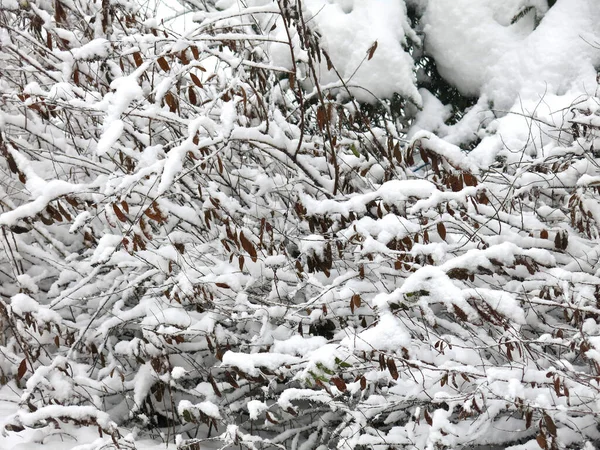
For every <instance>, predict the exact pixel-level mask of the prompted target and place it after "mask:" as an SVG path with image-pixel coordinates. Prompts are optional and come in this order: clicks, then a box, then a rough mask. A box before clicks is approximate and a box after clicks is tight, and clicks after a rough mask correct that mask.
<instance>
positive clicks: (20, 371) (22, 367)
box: [17, 359, 27, 380]
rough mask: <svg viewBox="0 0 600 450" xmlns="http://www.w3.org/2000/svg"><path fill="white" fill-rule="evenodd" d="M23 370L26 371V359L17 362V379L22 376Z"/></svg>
mask: <svg viewBox="0 0 600 450" xmlns="http://www.w3.org/2000/svg"><path fill="white" fill-rule="evenodd" d="M25 372H27V361H26V360H25V359H23V361H21V364H19V370H18V371H17V380H20V379H21V378H23V376H24V375H25Z"/></svg>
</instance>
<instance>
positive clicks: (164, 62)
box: [156, 56, 171, 72]
mask: <svg viewBox="0 0 600 450" xmlns="http://www.w3.org/2000/svg"><path fill="white" fill-rule="evenodd" d="M156 62H157V63H158V65H159V66H160V68H161V69H162V70H164V71H165V72H168V71H169V70H171V67H169V63H168V62H167V60H166V59H165V57H164V56H161V57H160V58H158V59H157V60H156Z"/></svg>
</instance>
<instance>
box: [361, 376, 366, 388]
mask: <svg viewBox="0 0 600 450" xmlns="http://www.w3.org/2000/svg"><path fill="white" fill-rule="evenodd" d="M366 388H367V379H366V378H365V377H364V376H362V377H360V389H361V391H364V390H365V389H366Z"/></svg>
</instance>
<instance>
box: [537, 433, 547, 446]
mask: <svg viewBox="0 0 600 450" xmlns="http://www.w3.org/2000/svg"><path fill="white" fill-rule="evenodd" d="M535 440H536V441H537V443H538V445H539V446H540V448H543V449H546V448H547V447H546V444H547V441H546V436H545V435H544V433H542V432H541V431H540V434H538V435H537V437H536V438H535Z"/></svg>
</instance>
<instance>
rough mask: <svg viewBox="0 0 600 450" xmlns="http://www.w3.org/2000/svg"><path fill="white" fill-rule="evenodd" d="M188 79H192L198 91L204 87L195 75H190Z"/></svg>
mask: <svg viewBox="0 0 600 450" xmlns="http://www.w3.org/2000/svg"><path fill="white" fill-rule="evenodd" d="M190 78H191V79H192V81H193V82H194V84H195V85H196V86H198V87H199V88H200V89H202V88H203V87H204V85H203V84H202V82H201V81H200V78H198V77H197V76H196V75H194V74H193V73H190Z"/></svg>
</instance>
